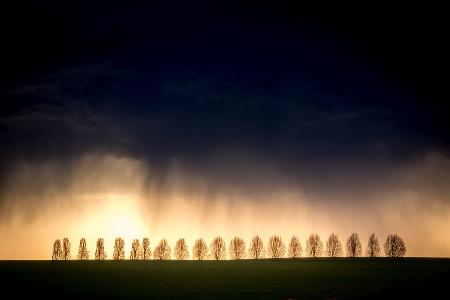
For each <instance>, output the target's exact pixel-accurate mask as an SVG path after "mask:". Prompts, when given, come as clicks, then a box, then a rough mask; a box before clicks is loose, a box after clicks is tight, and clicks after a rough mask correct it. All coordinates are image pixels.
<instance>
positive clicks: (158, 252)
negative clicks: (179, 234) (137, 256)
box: [153, 239, 171, 260]
mask: <svg viewBox="0 0 450 300" xmlns="http://www.w3.org/2000/svg"><path fill="white" fill-rule="evenodd" d="M170 254H171V251H170V246H169V243H167V240H166V239H162V240H161V241H160V242H159V244H158V246H156V248H155V250H153V259H158V260H167V259H170Z"/></svg>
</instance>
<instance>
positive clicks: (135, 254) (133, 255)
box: [130, 239, 142, 260]
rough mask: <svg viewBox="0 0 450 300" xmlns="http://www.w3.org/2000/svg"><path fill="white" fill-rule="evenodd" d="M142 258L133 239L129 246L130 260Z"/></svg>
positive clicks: (139, 247)
mask: <svg viewBox="0 0 450 300" xmlns="http://www.w3.org/2000/svg"><path fill="white" fill-rule="evenodd" d="M141 258H142V249H141V245H140V244H139V240H138V239H134V240H133V243H132V244H131V252H130V260H138V259H141Z"/></svg>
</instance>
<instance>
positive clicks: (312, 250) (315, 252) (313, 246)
mask: <svg viewBox="0 0 450 300" xmlns="http://www.w3.org/2000/svg"><path fill="white" fill-rule="evenodd" d="M322 251H323V244H322V241H321V240H320V236H319V235H318V234H317V233H315V234H311V235H310V236H309V238H308V239H307V240H306V254H307V255H308V256H311V257H317V256H321V255H322Z"/></svg>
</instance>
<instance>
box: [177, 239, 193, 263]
mask: <svg viewBox="0 0 450 300" xmlns="http://www.w3.org/2000/svg"><path fill="white" fill-rule="evenodd" d="M174 256H175V259H178V260H184V259H189V250H188V246H187V244H186V241H185V240H184V239H179V240H178V241H177V242H176V243H175V248H174Z"/></svg>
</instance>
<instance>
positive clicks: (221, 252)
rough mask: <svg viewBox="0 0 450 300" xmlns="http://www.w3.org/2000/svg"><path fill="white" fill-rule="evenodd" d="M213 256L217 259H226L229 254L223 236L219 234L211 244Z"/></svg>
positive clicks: (210, 248)
mask: <svg viewBox="0 0 450 300" xmlns="http://www.w3.org/2000/svg"><path fill="white" fill-rule="evenodd" d="M209 250H210V251H211V257H212V258H213V259H215V260H220V259H225V257H226V255H227V246H226V244H225V241H224V240H223V238H222V237H220V236H218V237H216V238H215V239H213V241H212V242H211V245H210V246H209Z"/></svg>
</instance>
